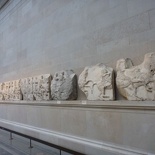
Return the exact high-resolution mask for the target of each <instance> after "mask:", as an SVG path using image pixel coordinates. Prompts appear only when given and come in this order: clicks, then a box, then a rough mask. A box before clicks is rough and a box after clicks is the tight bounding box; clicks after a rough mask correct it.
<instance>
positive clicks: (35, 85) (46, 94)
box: [21, 74, 51, 100]
mask: <svg viewBox="0 0 155 155" xmlns="http://www.w3.org/2000/svg"><path fill="white" fill-rule="evenodd" d="M50 82H51V75H50V74H43V75H39V76H34V77H28V78H24V79H21V90H22V94H23V100H50V98H51V95H50Z"/></svg>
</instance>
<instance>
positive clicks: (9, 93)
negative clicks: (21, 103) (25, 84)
mask: <svg viewBox="0 0 155 155" xmlns="http://www.w3.org/2000/svg"><path fill="white" fill-rule="evenodd" d="M0 100H22V93H21V89H20V80H14V81H8V82H4V83H1V84H0Z"/></svg>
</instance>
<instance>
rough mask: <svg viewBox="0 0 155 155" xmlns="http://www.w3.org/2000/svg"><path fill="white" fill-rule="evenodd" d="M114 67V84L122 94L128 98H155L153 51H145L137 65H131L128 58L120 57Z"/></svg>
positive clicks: (154, 54)
mask: <svg viewBox="0 0 155 155" xmlns="http://www.w3.org/2000/svg"><path fill="white" fill-rule="evenodd" d="M116 69H117V77H116V84H117V87H118V90H119V92H120V93H121V94H122V96H124V97H125V98H127V99H128V100H155V53H147V54H146V55H145V57H144V61H143V62H142V63H141V64H140V65H138V66H133V64H132V61H131V60H130V59H120V60H118V61H117V65H116Z"/></svg>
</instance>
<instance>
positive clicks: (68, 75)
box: [51, 70, 77, 100]
mask: <svg viewBox="0 0 155 155" xmlns="http://www.w3.org/2000/svg"><path fill="white" fill-rule="evenodd" d="M51 97H52V99H53V100H75V99H76V98H77V77H76V74H75V73H74V72H73V71H72V70H63V71H60V72H57V73H55V75H54V77H53V80H52V82H51Z"/></svg>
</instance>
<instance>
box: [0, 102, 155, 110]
mask: <svg viewBox="0 0 155 155" xmlns="http://www.w3.org/2000/svg"><path fill="white" fill-rule="evenodd" d="M1 104H7V105H20V106H24V105H29V106H49V107H70V108H73V107H74V108H96V109H124V110H151V111H155V101H124V100H121V101H88V100H77V101H23V100H21V101H0V105H1Z"/></svg>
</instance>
